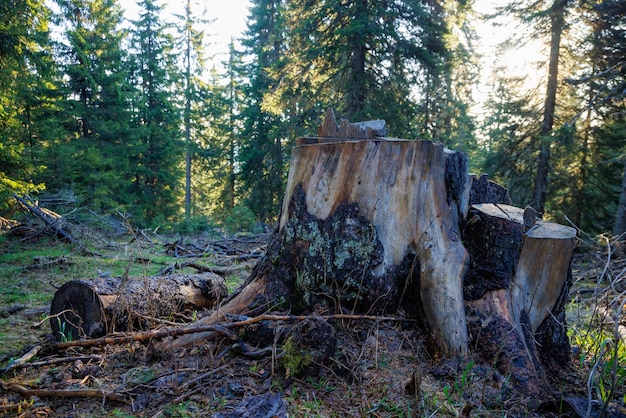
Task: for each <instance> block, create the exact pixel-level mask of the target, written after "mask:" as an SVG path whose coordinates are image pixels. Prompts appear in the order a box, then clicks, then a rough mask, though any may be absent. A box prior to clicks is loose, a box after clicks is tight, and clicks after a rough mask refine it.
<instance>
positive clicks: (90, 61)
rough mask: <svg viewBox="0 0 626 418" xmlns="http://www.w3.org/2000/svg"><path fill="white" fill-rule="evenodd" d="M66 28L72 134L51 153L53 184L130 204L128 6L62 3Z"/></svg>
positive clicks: (63, 48)
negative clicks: (125, 9) (124, 18)
mask: <svg viewBox="0 0 626 418" xmlns="http://www.w3.org/2000/svg"><path fill="white" fill-rule="evenodd" d="M59 5H60V6H61V10H62V15H61V17H62V18H63V20H62V21H61V22H59V23H60V25H61V26H62V27H66V28H67V29H66V32H65V39H64V40H63V41H62V42H63V43H62V44H61V45H60V47H59V52H58V55H57V57H58V60H59V62H60V63H61V65H62V68H63V70H64V74H65V77H64V80H66V81H65V91H66V99H65V108H64V113H65V114H66V115H67V116H68V117H69V121H70V122H69V123H71V121H74V122H73V123H71V124H68V125H67V128H66V129H67V131H68V134H67V136H66V137H65V138H63V140H61V141H59V142H57V143H56V144H55V146H54V147H53V149H51V150H50V151H49V154H50V155H49V160H50V162H51V164H50V165H49V166H48V170H47V175H48V176H49V177H50V178H52V179H54V181H53V182H51V183H50V184H51V186H52V187H53V188H57V189H58V188H63V187H67V186H68V185H72V187H73V188H74V192H75V193H76V194H77V195H78V196H79V197H80V198H81V199H82V203H83V204H84V205H88V206H91V207H92V208H94V209H96V210H101V211H109V210H112V209H114V208H120V207H122V208H123V203H128V198H127V195H126V191H127V190H128V187H129V185H130V181H129V176H128V159H127V156H128V155H129V152H128V148H129V145H130V144H129V143H128V139H129V132H130V131H129V121H130V108H129V102H130V100H129V95H130V93H131V90H132V88H131V86H130V84H129V83H128V71H127V67H126V64H125V62H124V57H125V53H124V50H123V42H124V39H125V36H126V34H125V32H124V31H123V30H122V29H121V23H122V10H121V8H120V6H119V4H118V3H117V2H116V1H115V0H103V1H87V0H76V1H59Z"/></svg>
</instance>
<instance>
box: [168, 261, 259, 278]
mask: <svg viewBox="0 0 626 418" xmlns="http://www.w3.org/2000/svg"><path fill="white" fill-rule="evenodd" d="M253 266H254V264H253V263H241V264H236V265H234V266H226V267H223V266H205V265H203V264H199V263H196V262H193V261H186V262H184V263H174V264H173V265H171V266H167V267H164V268H163V269H161V270H160V271H159V272H158V273H157V274H156V275H157V276H164V275H167V274H170V273H171V272H172V271H174V270H182V269H184V268H185V267H192V268H194V269H196V270H198V271H202V272H209V273H215V274H218V275H220V276H222V277H224V276H226V275H229V274H233V273H236V272H238V271H240V270H245V269H247V268H252V267H253Z"/></svg>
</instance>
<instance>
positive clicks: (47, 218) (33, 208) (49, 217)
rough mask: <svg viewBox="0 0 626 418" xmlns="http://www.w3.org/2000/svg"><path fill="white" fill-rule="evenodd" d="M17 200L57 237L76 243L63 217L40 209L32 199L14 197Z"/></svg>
mask: <svg viewBox="0 0 626 418" xmlns="http://www.w3.org/2000/svg"><path fill="white" fill-rule="evenodd" d="M13 197H14V198H15V200H17V201H18V203H19V204H20V205H21V206H22V207H23V208H24V209H26V210H28V211H29V212H30V213H32V214H33V215H34V216H36V217H37V218H39V219H41V220H42V221H43V223H44V224H45V225H46V227H48V228H51V229H52V230H54V231H55V233H56V235H58V236H59V237H60V238H62V239H63V240H65V241H67V242H71V243H75V242H76V240H75V239H74V237H72V235H71V234H70V233H69V232H67V231H66V230H65V228H64V226H65V221H64V219H63V217H62V216H61V215H59V214H58V213H55V212H53V211H51V210H49V209H46V208H42V207H40V206H39V205H38V204H37V202H34V201H33V200H32V199H31V198H30V197H28V196H24V197H20V196H17V195H13Z"/></svg>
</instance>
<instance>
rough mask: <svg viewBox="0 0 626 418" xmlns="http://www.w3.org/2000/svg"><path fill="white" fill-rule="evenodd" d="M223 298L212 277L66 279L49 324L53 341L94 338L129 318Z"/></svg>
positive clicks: (162, 313)
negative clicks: (67, 280) (54, 339)
mask: <svg viewBox="0 0 626 418" xmlns="http://www.w3.org/2000/svg"><path fill="white" fill-rule="evenodd" d="M227 296H228V290H227V289H226V285H225V283H224V279H223V278H222V277H221V276H218V275H217V274H213V273H204V274H175V275H170V276H156V277H144V278H132V277H129V278H125V279H123V278H121V277H98V278H94V279H90V280H72V281H69V282H67V283H65V284H63V286H61V287H60V288H59V290H57V291H56V292H55V294H54V297H53V299H52V304H51V306H50V326H51V328H52V332H53V335H54V336H55V338H56V339H57V340H59V341H60V340H62V339H70V338H74V339H76V338H83V337H91V338H96V337H101V336H103V335H105V334H106V333H107V332H112V331H115V330H117V331H121V330H127V329H128V328H129V327H130V326H132V325H133V319H137V318H144V319H145V318H146V317H150V318H160V317H167V316H169V315H171V314H173V313H179V312H183V311H187V310H198V309H205V308H214V307H215V306H216V305H217V304H218V303H219V302H220V301H221V300H223V299H225V298H226V297H227Z"/></svg>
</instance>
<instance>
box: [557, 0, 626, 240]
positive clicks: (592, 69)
mask: <svg viewBox="0 0 626 418" xmlns="http://www.w3.org/2000/svg"><path fill="white" fill-rule="evenodd" d="M583 16H584V17H585V21H586V22H587V24H588V27H589V31H588V36H587V37H586V38H585V39H584V40H583V42H584V43H585V46H587V47H586V48H585V49H584V50H585V51H588V54H587V60H586V64H587V65H586V66H585V67H584V70H583V71H582V72H579V73H578V76H577V77H572V78H570V79H569V80H568V81H569V83H570V84H572V85H573V86H576V87H578V88H581V89H584V92H585V97H586V102H585V104H586V107H585V108H584V109H583V110H582V111H581V115H584V116H585V126H586V128H587V129H586V131H585V132H586V142H585V150H587V154H588V156H586V161H588V164H589V168H588V169H587V170H586V171H585V173H586V176H585V181H584V182H583V184H582V185H583V187H584V190H585V191H586V196H585V201H586V203H587V202H593V203H595V204H594V205H593V210H589V206H587V211H585V213H584V216H585V218H586V219H588V221H589V223H590V224H591V226H592V227H595V228H594V230H601V231H606V230H609V229H611V227H612V230H613V233H614V234H615V235H617V236H621V238H622V239H624V237H626V234H625V232H626V169H624V167H626V158H624V154H625V153H626V143H625V139H624V138H626V137H625V133H626V117H625V116H624V115H625V114H626V105H625V104H624V98H625V97H626V93H625V91H626V65H625V64H624V57H625V56H626V33H625V32H624V27H625V26H626V4H624V2H619V1H606V2H598V3H584V4H583ZM590 196H591V197H593V200H591V199H589V197H590ZM585 218H583V219H585ZM612 218H613V219H614V220H615V221H614V224H613V225H608V224H607V222H608V220H609V219H612Z"/></svg>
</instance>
